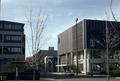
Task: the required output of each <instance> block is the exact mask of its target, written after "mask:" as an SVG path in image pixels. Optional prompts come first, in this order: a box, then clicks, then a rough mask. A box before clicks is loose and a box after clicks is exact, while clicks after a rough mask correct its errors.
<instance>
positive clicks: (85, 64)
mask: <svg viewBox="0 0 120 81" xmlns="http://www.w3.org/2000/svg"><path fill="white" fill-rule="evenodd" d="M83 73H84V74H85V75H87V51H86V49H84V61H83Z"/></svg>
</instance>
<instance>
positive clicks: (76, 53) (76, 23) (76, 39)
mask: <svg viewBox="0 0 120 81" xmlns="http://www.w3.org/2000/svg"><path fill="white" fill-rule="evenodd" d="M77 21H78V18H76V57H77V58H76V62H77V66H76V75H77V76H78V32H77V30H78V29H77Z"/></svg>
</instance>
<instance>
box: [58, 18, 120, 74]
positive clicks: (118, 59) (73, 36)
mask: <svg viewBox="0 0 120 81" xmlns="http://www.w3.org/2000/svg"><path fill="white" fill-rule="evenodd" d="M106 28H107V31H108V33H107V36H108V48H109V62H110V65H109V66H115V67H120V39H119V38H120V22H115V21H103V20H89V19H84V20H83V21H81V22H79V23H76V24H75V25H74V26H72V27H71V28H69V29H67V30H66V31H64V32H62V33H60V34H59V35H58V65H57V66H58V71H59V72H65V71H67V72H75V73H76V71H77V70H78V72H79V73H84V74H88V73H106V63H107V60H106V59H107V54H106ZM77 59H78V60H77ZM77 67H78V69H77Z"/></svg>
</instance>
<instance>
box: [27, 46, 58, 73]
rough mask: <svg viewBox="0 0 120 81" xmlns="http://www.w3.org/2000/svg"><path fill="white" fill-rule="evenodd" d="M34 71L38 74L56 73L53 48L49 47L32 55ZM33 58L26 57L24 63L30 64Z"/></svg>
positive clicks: (55, 55)
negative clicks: (37, 71)
mask: <svg viewBox="0 0 120 81" xmlns="http://www.w3.org/2000/svg"><path fill="white" fill-rule="evenodd" d="M34 59H35V60H34V61H35V63H36V66H37V67H36V69H37V70H39V71H40V72H55V71H57V68H56V65H57V50H54V47H49V49H48V50H40V51H39V52H38V53H37V54H35V55H34ZM32 60H33V56H32V57H28V58H27V60H26V61H28V62H32Z"/></svg>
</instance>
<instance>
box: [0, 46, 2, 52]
mask: <svg viewBox="0 0 120 81" xmlns="http://www.w3.org/2000/svg"><path fill="white" fill-rule="evenodd" d="M0 54H2V47H1V46H0Z"/></svg>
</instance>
